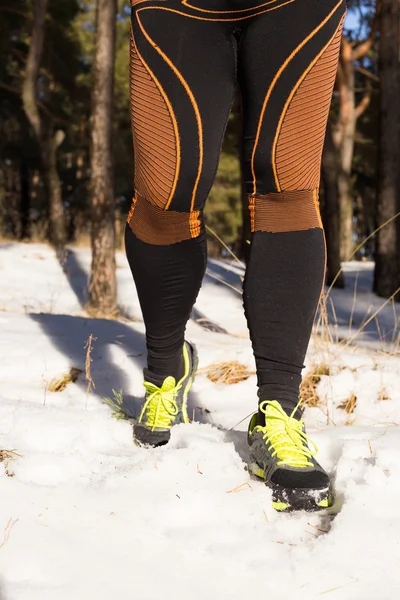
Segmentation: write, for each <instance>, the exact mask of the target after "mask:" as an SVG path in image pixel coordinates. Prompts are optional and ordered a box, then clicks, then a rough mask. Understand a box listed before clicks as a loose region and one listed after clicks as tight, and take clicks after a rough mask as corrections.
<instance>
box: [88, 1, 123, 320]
mask: <svg viewBox="0 0 400 600" xmlns="http://www.w3.org/2000/svg"><path fill="white" fill-rule="evenodd" d="M116 12H117V2H116V0H97V26H96V31H97V35H96V47H95V57H94V64H93V93H92V116H91V221H92V270H91V279H90V306H89V309H90V310H91V312H93V313H95V314H102V315H105V316H112V315H113V314H115V313H116V311H117V284H116V275H115V215H114V212H115V200H114V182H113V164H112V147H111V137H112V116H113V83H114V81H113V80H114V61H115V34H116Z"/></svg>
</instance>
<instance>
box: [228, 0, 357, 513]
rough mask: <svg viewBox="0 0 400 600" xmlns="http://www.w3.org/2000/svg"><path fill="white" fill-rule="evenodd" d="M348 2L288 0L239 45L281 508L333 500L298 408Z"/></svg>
mask: <svg viewBox="0 0 400 600" xmlns="http://www.w3.org/2000/svg"><path fill="white" fill-rule="evenodd" d="M344 12H345V5H344V3H343V2H342V1H341V0H339V1H338V0H324V2H321V1H320V0H292V1H289V2H286V3H284V4H282V5H281V6H280V7H278V8H277V9H276V10H271V11H270V12H268V13H265V14H260V15H259V16H257V17H256V18H255V19H253V20H252V21H251V23H249V24H248V25H247V26H246V27H245V29H244V32H243V35H242V39H241V47H240V54H239V77H240V82H241V87H242V95H243V103H244V116H245V123H244V131H245V156H246V164H245V172H246V183H247V190H248V194H249V205H250V212H251V220H252V231H253V234H252V242H251V251H250V260H249V264H248V268H247V273H246V279H245V285H244V303H245V309H246V315H247V319H248V323H249V328H250V334H251V339H252V343H253V348H254V354H255V358H256V366H257V376H258V385H259V401H260V403H259V412H258V414H255V415H254V416H253V418H252V420H251V422H250V427H249V444H250V470H251V471H252V472H253V473H254V474H256V475H259V476H260V477H262V478H263V479H265V481H266V482H267V483H268V485H270V486H271V487H272V489H273V500H274V506H275V508H277V509H278V510H291V509H308V510H315V509H319V508H322V507H326V506H329V504H330V503H331V501H332V495H331V488H330V482H329V477H328V475H327V473H326V472H325V471H324V469H323V468H322V467H321V465H319V463H318V462H317V461H316V459H315V458H314V454H315V452H316V448H315V446H314V447H313V445H312V442H311V441H310V440H309V438H308V437H307V436H306V433H305V428H304V424H303V421H302V419H301V410H300V409H299V408H297V410H296V407H298V402H299V386H300V381H301V371H302V368H303V363H304V358H305V354H306V350H307V346H308V343H309V339H310V335H311V328H312V324H313V320H314V316H315V312H316V308H317V305H318V301H319V297H320V293H321V289H322V285H323V280H324V271H325V244H324V234H323V230H322V223H321V218H320V214H319V208H318V187H319V172H320V162H321V153H322V145H323V141H324V135H325V127H326V121H327V117H328V111H329V106H330V102H331V95H332V89H333V84H334V80H335V75H336V67H337V61H338V54H339V46H340V39H341V30H342V24H343V19H344Z"/></svg>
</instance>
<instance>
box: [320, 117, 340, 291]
mask: <svg viewBox="0 0 400 600" xmlns="http://www.w3.org/2000/svg"><path fill="white" fill-rule="evenodd" d="M339 171H340V169H339V165H338V160H337V151H336V147H335V144H334V142H333V138H332V129H331V126H330V123H329V122H328V127H327V130H326V136H325V143H324V151H323V153H322V185H323V190H324V203H323V207H322V215H321V216H322V221H323V223H324V229H325V237H326V249H327V264H326V266H327V272H326V280H327V283H328V285H330V284H331V283H332V282H333V281H334V280H335V277H336V276H337V274H338V273H339V271H340V268H341V266H340V235H339V232H340V219H339V214H340V212H339V190H338V176H339ZM334 285H335V287H338V288H343V287H344V278H343V273H342V272H340V274H339V275H338V277H337V279H336V280H335V284H334Z"/></svg>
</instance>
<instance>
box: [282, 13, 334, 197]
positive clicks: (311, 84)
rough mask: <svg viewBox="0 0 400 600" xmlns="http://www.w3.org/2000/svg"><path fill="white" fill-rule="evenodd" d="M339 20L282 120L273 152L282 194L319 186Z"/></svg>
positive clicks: (332, 83)
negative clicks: (327, 43)
mask: <svg viewBox="0 0 400 600" xmlns="http://www.w3.org/2000/svg"><path fill="white" fill-rule="evenodd" d="M343 20H344V17H343V19H342V21H341V22H340V24H339V27H338V29H337V31H336V35H335V36H334V38H333V39H332V41H331V43H330V44H329V46H328V47H327V48H326V50H325V52H324V53H323V54H322V55H321V56H320V58H319V59H318V61H317V62H316V63H315V65H314V66H313V67H312V68H311V70H310V71H309V73H308V74H307V75H306V77H305V78H304V80H303V81H302V83H301V84H300V86H299V88H298V89H297V91H296V93H295V95H294V96H293V99H292V101H291V102H290V105H289V108H288V110H287V112H286V115H285V117H284V119H283V123H282V128H281V131H280V134H279V138H278V144H277V149H276V168H277V173H278V179H279V185H280V187H281V189H282V190H307V189H314V188H317V187H318V186H319V179H320V168H321V156H322V148H323V144H324V138H325V129H326V121H327V118H328V113H329V108H330V104H331V99H332V90H333V86H334V83H335V78H336V70H337V62H338V56H339V49H340V39H341V34H342V27H343Z"/></svg>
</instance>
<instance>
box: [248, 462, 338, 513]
mask: <svg viewBox="0 0 400 600" xmlns="http://www.w3.org/2000/svg"><path fill="white" fill-rule="evenodd" d="M248 466H249V471H250V472H251V473H252V474H253V475H255V476H256V477H257V478H258V479H260V480H262V481H263V483H264V484H265V485H266V486H267V487H268V488H270V489H271V490H272V508H274V509H275V510H277V511H278V512H296V511H303V510H304V511H307V512H316V511H319V510H324V509H326V508H329V507H330V506H332V505H333V502H334V496H333V492H332V489H331V487H330V486H328V487H325V488H320V489H313V488H295V489H291V488H284V487H282V486H280V485H277V484H276V483H272V482H271V481H266V480H265V477H264V471H263V470H262V469H261V468H260V467H259V466H258V465H257V464H256V463H250V464H249V465H248Z"/></svg>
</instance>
